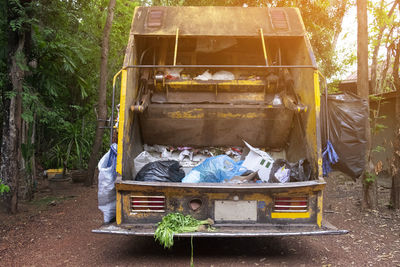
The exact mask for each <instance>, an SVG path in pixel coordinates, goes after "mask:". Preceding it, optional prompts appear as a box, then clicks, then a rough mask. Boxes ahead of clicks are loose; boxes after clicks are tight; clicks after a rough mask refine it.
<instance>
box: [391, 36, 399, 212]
mask: <svg viewBox="0 0 400 267" xmlns="http://www.w3.org/2000/svg"><path fill="white" fill-rule="evenodd" d="M399 65H400V41H398V42H397V45H396V49H395V56H394V64H393V70H395V71H393V80H394V85H395V87H396V93H397V96H396V126H395V137H394V142H393V158H392V190H391V192H390V202H391V204H392V206H393V208H394V209H400V77H399Z"/></svg>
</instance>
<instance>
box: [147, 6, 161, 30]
mask: <svg viewBox="0 0 400 267" xmlns="http://www.w3.org/2000/svg"><path fill="white" fill-rule="evenodd" d="M163 16H164V11H163V10H161V9H152V10H150V12H149V14H148V15H147V27H148V28H160V27H161V25H162V20H163Z"/></svg>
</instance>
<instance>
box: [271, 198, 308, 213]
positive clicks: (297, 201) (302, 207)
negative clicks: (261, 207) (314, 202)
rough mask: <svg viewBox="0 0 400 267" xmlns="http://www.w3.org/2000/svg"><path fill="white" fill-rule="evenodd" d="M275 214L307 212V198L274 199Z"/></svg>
mask: <svg viewBox="0 0 400 267" xmlns="http://www.w3.org/2000/svg"><path fill="white" fill-rule="evenodd" d="M274 211H275V212H307V211H308V197H307V196H302V197H275V200H274Z"/></svg>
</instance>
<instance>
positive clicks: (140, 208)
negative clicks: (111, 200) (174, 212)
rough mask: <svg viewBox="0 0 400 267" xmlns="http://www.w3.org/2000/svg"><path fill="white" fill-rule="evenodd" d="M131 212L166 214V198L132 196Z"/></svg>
mask: <svg viewBox="0 0 400 267" xmlns="http://www.w3.org/2000/svg"><path fill="white" fill-rule="evenodd" d="M131 212H132V213H136V212H165V196H131Z"/></svg>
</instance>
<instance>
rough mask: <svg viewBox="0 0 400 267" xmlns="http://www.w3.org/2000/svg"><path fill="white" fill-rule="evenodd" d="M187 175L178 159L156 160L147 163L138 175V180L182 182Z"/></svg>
mask: <svg viewBox="0 0 400 267" xmlns="http://www.w3.org/2000/svg"><path fill="white" fill-rule="evenodd" d="M183 177H185V172H184V171H183V170H182V166H181V165H180V164H179V162H178V161H176V160H166V161H154V162H150V163H147V164H146V165H144V167H143V168H142V169H141V170H140V171H139V172H138V174H137V175H136V178H135V180H136V181H144V182H181V181H182V179H183Z"/></svg>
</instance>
